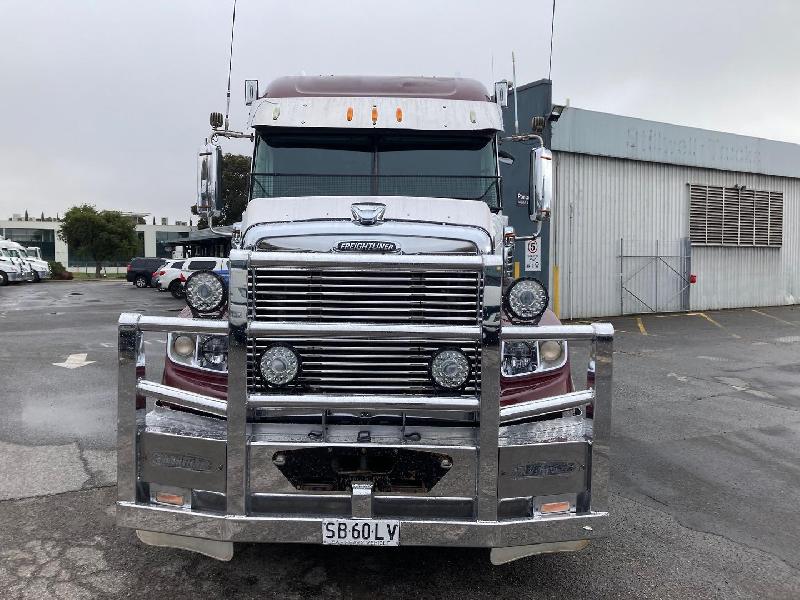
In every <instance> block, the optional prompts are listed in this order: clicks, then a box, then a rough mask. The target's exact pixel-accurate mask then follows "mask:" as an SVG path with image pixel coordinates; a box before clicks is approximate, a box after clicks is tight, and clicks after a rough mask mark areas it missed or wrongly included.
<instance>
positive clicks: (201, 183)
mask: <svg viewBox="0 0 800 600" xmlns="http://www.w3.org/2000/svg"><path fill="white" fill-rule="evenodd" d="M221 209H222V150H221V149H220V147H219V146H217V145H216V144H205V145H204V146H202V147H201V148H200V152H199V153H198V155H197V214H198V215H207V214H209V213H210V212H212V211H215V210H221Z"/></svg>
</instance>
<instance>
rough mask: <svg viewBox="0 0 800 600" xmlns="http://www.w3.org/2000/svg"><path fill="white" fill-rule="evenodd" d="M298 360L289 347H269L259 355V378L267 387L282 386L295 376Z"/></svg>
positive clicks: (298, 364)
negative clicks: (262, 379) (260, 377)
mask: <svg viewBox="0 0 800 600" xmlns="http://www.w3.org/2000/svg"><path fill="white" fill-rule="evenodd" d="M299 367H300V359H299V358H298V357H297V354H296V353H295V352H294V350H292V349H291V348H290V347H289V346H270V347H269V348H267V349H266V350H265V351H264V354H262V355H261V376H262V377H263V378H264V381H266V382H267V383H268V384H269V385H274V386H282V385H286V384H287V383H289V382H290V381H292V380H293V379H294V378H295V377H296V376H297V371H298V369H299Z"/></svg>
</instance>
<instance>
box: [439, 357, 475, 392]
mask: <svg viewBox="0 0 800 600" xmlns="http://www.w3.org/2000/svg"><path fill="white" fill-rule="evenodd" d="M431 377H432V378H433V381H435V382H436V384H437V385H439V386H441V387H443V388H446V389H449V390H454V389H458V388H460V387H462V386H463V385H464V384H465V383H466V382H467V378H468V377H469V359H468V358H467V357H466V356H465V355H464V353H463V352H461V351H460V350H441V351H439V352H437V353H436V355H435V356H434V357H433V360H432V361H431Z"/></svg>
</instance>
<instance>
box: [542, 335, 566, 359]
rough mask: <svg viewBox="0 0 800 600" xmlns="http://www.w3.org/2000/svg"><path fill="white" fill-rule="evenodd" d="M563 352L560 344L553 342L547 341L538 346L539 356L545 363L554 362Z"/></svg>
mask: <svg viewBox="0 0 800 600" xmlns="http://www.w3.org/2000/svg"><path fill="white" fill-rule="evenodd" d="M563 351H564V348H563V347H562V346H561V344H560V343H559V342H556V341H553V340H547V341H546V342H542V343H541V344H540V345H539V354H540V355H541V357H542V360H543V361H545V362H556V361H557V360H558V359H559V358H561V353H562V352H563Z"/></svg>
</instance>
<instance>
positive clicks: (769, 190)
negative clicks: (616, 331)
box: [549, 107, 800, 318]
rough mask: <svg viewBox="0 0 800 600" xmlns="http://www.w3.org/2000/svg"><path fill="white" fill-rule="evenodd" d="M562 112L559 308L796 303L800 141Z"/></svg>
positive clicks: (568, 313)
mask: <svg viewBox="0 0 800 600" xmlns="http://www.w3.org/2000/svg"><path fill="white" fill-rule="evenodd" d="M559 112H560V113H561V114H560V118H559V119H558V120H557V121H556V122H554V123H553V124H552V149H553V154H554V168H555V174H554V178H555V179H554V183H555V185H554V189H555V204H554V206H553V222H552V223H551V240H550V252H551V254H552V261H551V265H552V269H551V273H550V277H549V279H550V289H551V290H552V296H553V307H554V309H555V310H556V312H558V313H559V314H560V316H561V317H562V318H582V317H596V316H609V315H620V314H633V313H646V312H651V311H652V312H664V311H677V310H705V309H719V308H735V307H746V306H774V305H785V304H796V303H798V301H800V146H798V145H796V144H789V143H785V142H777V141H771V140H765V139H759V138H754V137H748V136H742V135H734V134H730V133H721V132H717V131H708V130H703V129H696V128H693V127H683V126H679V125H671V124H667V123H659V122H654V121H645V120H642V119H635V118H630V117H624V116H618V115H611V114H605V113H600V112H594V111H590V110H582V109H577V108H569V107H566V108H563V110H560V111H559ZM693 281H696V283H692V282H693Z"/></svg>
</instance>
